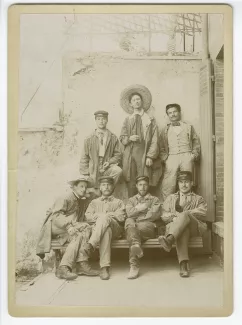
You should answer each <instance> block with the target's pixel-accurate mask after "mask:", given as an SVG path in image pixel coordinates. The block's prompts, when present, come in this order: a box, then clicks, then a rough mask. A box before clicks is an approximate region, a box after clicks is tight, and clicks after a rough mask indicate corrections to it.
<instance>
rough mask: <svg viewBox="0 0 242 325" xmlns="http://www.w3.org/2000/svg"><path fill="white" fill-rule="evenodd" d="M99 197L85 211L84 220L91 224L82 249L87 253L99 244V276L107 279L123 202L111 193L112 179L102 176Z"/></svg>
mask: <svg viewBox="0 0 242 325" xmlns="http://www.w3.org/2000/svg"><path fill="white" fill-rule="evenodd" d="M99 183H100V192H101V197H99V198H97V199H94V200H93V201H92V202H91V203H90V204H89V206H88V208H87V211H86V221H87V222H88V223H89V224H91V225H93V227H92V235H91V237H90V239H89V242H88V244H85V245H84V250H85V251H86V253H87V254H88V255H89V254H91V253H92V252H93V251H94V250H95V248H96V247H97V246H98V245H99V253H100V267H101V272H100V278H101V279H102V280H108V279H109V277H110V274H109V268H110V263H111V240H112V239H116V238H120V237H121V236H122V232H123V223H124V220H125V217H126V214H125V206H124V203H123V202H122V201H121V200H119V199H116V198H115V197H114V196H113V195H112V193H113V190H114V179H113V178H112V177H110V176H103V177H101V178H100V179H99Z"/></svg>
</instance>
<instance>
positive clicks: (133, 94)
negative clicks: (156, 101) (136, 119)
mask: <svg viewBox="0 0 242 325" xmlns="http://www.w3.org/2000/svg"><path fill="white" fill-rule="evenodd" d="M135 95H136V96H139V97H140V99H141V100H142V101H143V97H142V95H141V94H139V93H137V92H136V93H132V94H131V95H129V103H130V102H131V99H132V98H133V97H134V96H135Z"/></svg>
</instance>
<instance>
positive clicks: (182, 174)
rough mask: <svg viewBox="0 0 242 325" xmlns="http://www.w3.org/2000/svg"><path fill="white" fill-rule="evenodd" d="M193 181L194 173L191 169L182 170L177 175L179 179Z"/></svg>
mask: <svg viewBox="0 0 242 325" xmlns="http://www.w3.org/2000/svg"><path fill="white" fill-rule="evenodd" d="M185 180H187V181H192V173H191V172H189V171H183V172H180V173H179V174H178V176H177V181H185Z"/></svg>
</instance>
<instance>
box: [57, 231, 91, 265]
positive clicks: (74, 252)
mask: <svg viewBox="0 0 242 325" xmlns="http://www.w3.org/2000/svg"><path fill="white" fill-rule="evenodd" d="M90 235H91V228H87V229H85V230H83V231H82V232H79V233H78V234H77V235H75V236H73V237H69V240H68V241H69V244H68V246H67V248H66V251H65V253H64V255H63V257H62V260H61V262H60V266H68V267H69V268H71V269H72V268H73V265H74V263H76V262H83V261H87V260H88V258H89V256H87V254H85V253H82V252H81V248H82V245H83V244H84V243H86V242H87V241H88V240H89V237H90Z"/></svg>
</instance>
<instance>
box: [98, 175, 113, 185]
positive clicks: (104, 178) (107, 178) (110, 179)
mask: <svg viewBox="0 0 242 325" xmlns="http://www.w3.org/2000/svg"><path fill="white" fill-rule="evenodd" d="M99 183H100V184H102V183H109V184H113V183H114V179H113V177H111V176H102V177H100V178H99Z"/></svg>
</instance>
